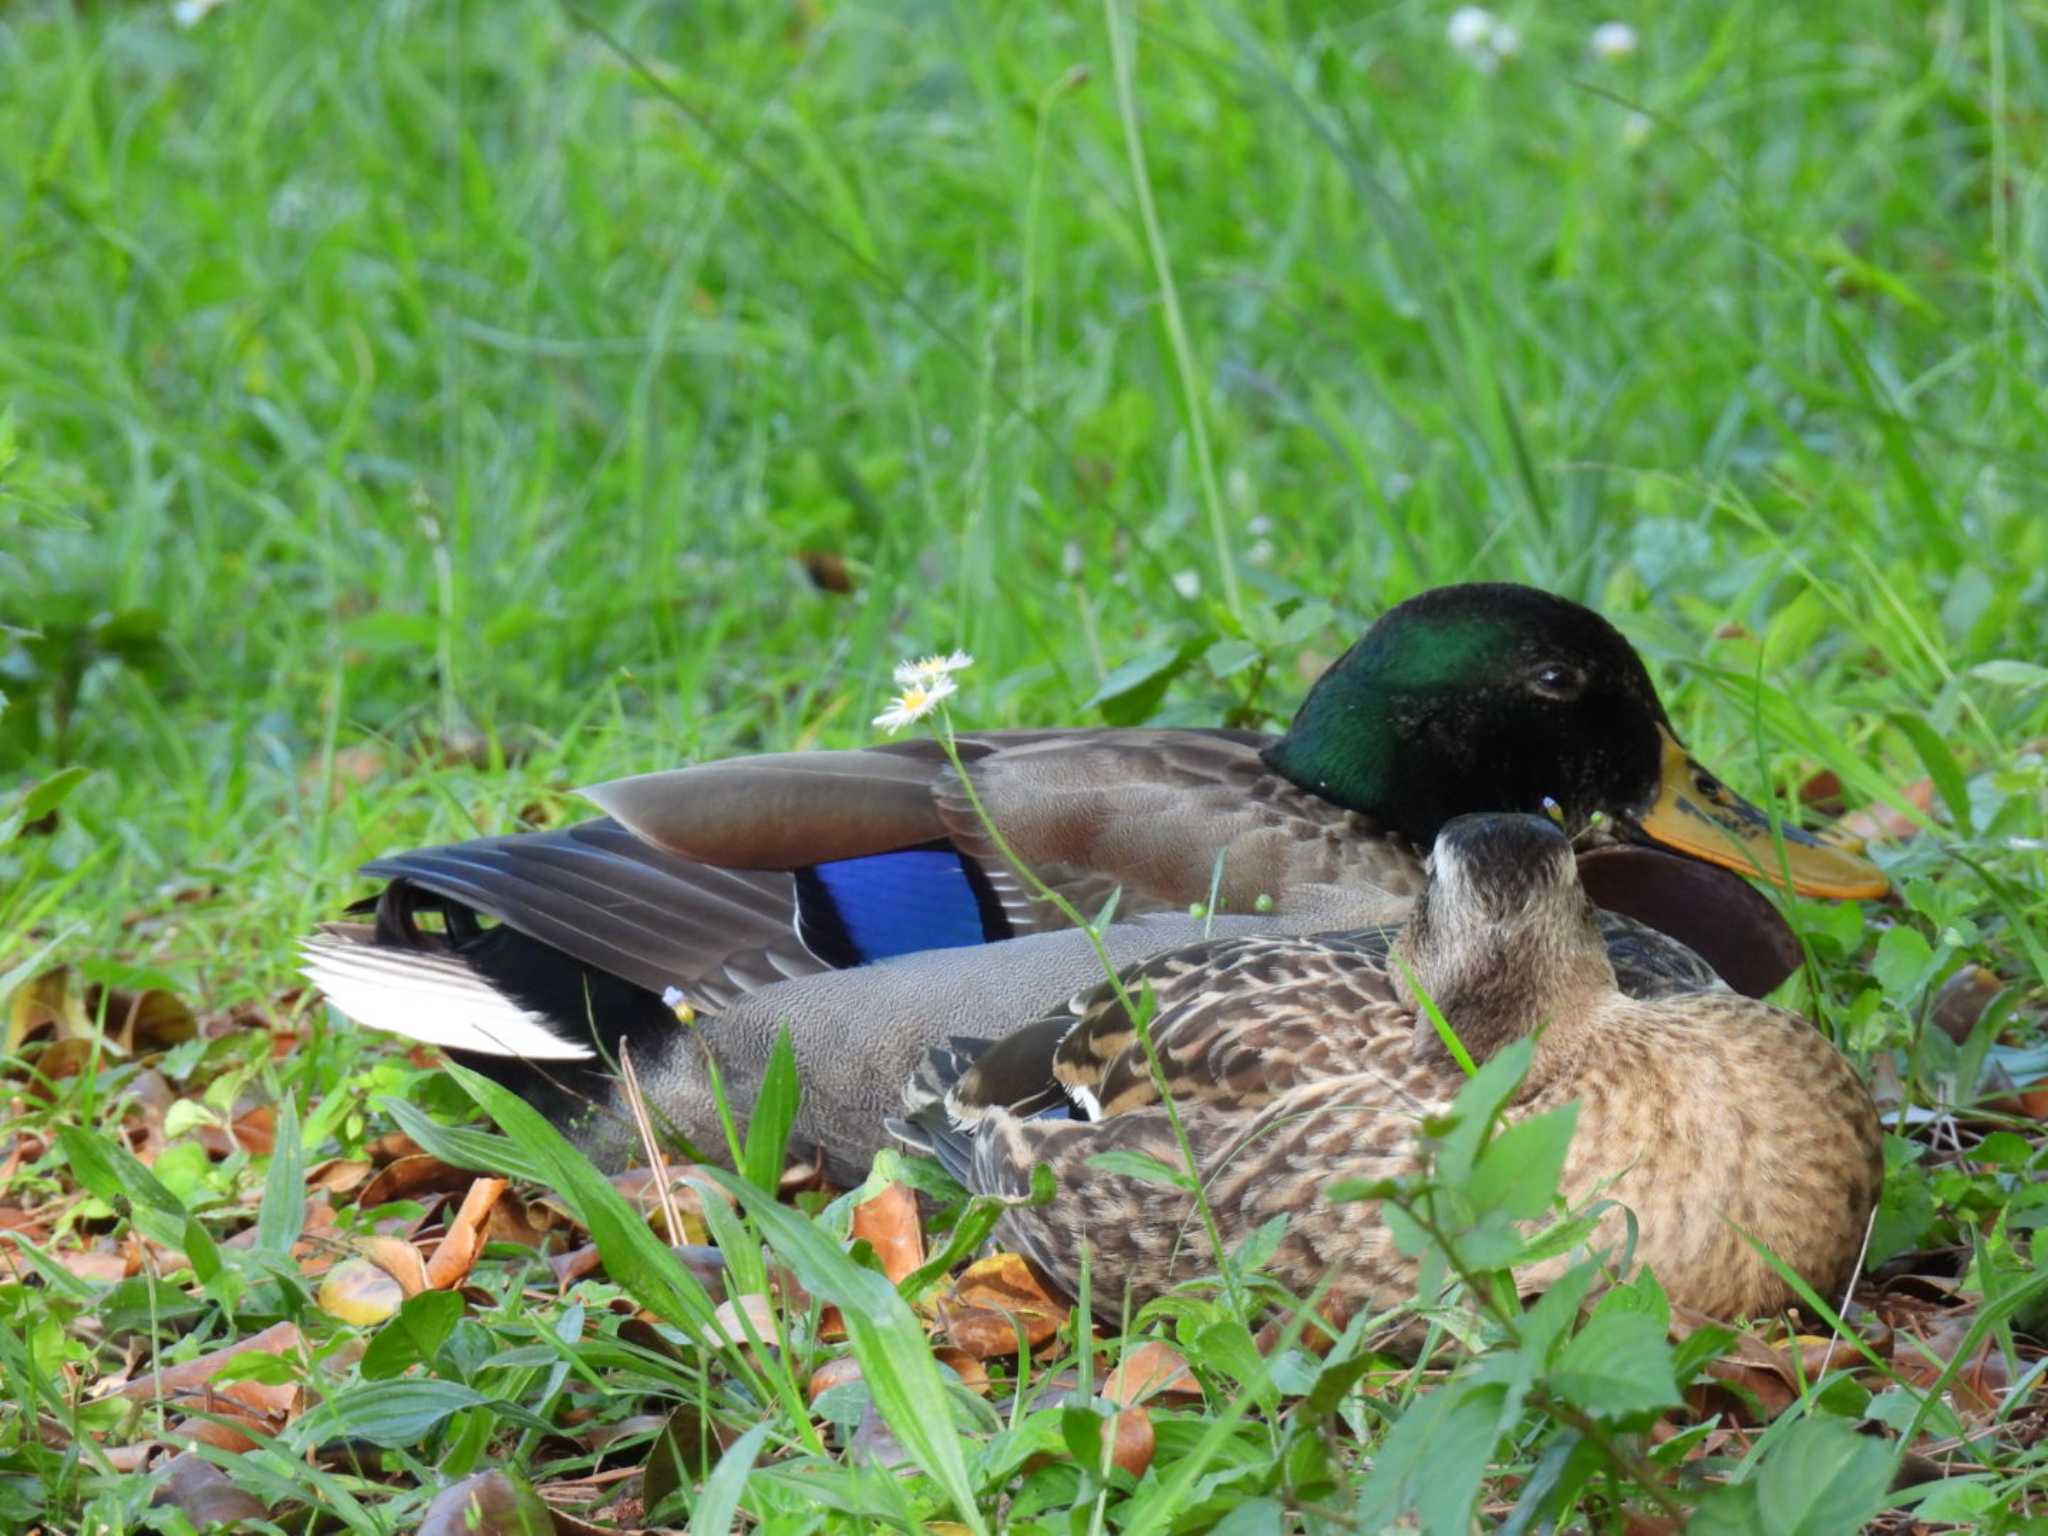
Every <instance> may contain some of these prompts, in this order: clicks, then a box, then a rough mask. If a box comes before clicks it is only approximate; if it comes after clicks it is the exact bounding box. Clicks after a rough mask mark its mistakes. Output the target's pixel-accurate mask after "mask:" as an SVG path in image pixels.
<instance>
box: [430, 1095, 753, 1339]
mask: <svg viewBox="0 0 2048 1536" xmlns="http://www.w3.org/2000/svg"><path fill="white" fill-rule="evenodd" d="M448 1072H449V1074H450V1075H451V1076H452V1077H454V1079H455V1080H456V1082H458V1083H460V1084H461V1085H462V1087H463V1090H464V1091H465V1092H466V1093H468V1094H469V1096H470V1097H471V1098H473V1099H475V1100H476V1102H477V1105H478V1107H479V1108H481V1109H482V1110H483V1111H484V1113H486V1114H487V1115H489V1116H490V1117H491V1118H492V1119H493V1120H495V1121H497V1122H498V1124H499V1125H500V1126H501V1127H503V1128H504V1131H505V1134H506V1135H507V1136H508V1137H509V1138H510V1139H511V1141H512V1143H513V1144H514V1145H515V1146H516V1147H517V1148H518V1149H519V1151H521V1152H522V1153H524V1154H525V1156H524V1157H523V1158H521V1159H520V1160H519V1161H520V1162H522V1163H523V1164H526V1165H527V1166H530V1167H531V1168H533V1169H534V1170H535V1172H534V1173H533V1174H532V1175H531V1176H532V1177H534V1178H535V1179H536V1181H537V1182H539V1183H543V1184H545V1185H547V1186H548V1188H550V1189H552V1190H554V1191H555V1192H556V1193H557V1194H559V1195H561V1196H562V1198H563V1199H564V1200H565V1201H567V1202H568V1205H569V1208H570V1210H571V1211H573V1212H574V1213H575V1216H576V1219H577V1220H578V1221H580V1222H582V1223H583V1225H584V1226H585V1227H586V1228H587V1229H588V1230H589V1232H590V1240H591V1241H592V1242H593V1243H595V1244H596V1245H597V1251H598V1252H599V1253H600V1254H601V1255H602V1256H603V1258H604V1263H605V1271H606V1273H608V1274H609V1275H610V1276H611V1277H612V1279H613V1280H615V1281H617V1282H618V1283H619V1284H620V1285H622V1286H624V1287H625V1289H626V1291H627V1292H628V1294H630V1295H631V1296H632V1297H633V1299H634V1300H635V1301H637V1302H639V1303H640V1305H642V1306H643V1307H646V1308H647V1309H648V1310H649V1311H651V1312H653V1313H654V1314H655V1315H656V1316H657V1317H659V1318H661V1319H662V1321H664V1322H667V1323H671V1324H673V1325H674V1326H676V1327H678V1328H681V1329H683V1330H684V1331H685V1332H687V1333H689V1334H691V1335H692V1336H695V1337H702V1336H703V1334H704V1333H705V1332H706V1331H707V1330H708V1329H709V1328H710V1327H711V1325H712V1321H713V1317H714V1314H715V1313H716V1311H717V1309H716V1308H715V1307H714V1306H713V1305H712V1302H711V1298H710V1297H709V1296H707V1295H705V1294H704V1287H703V1286H701V1285H699V1284H698V1283H697V1279H696V1277H695V1276H694V1275H692V1274H691V1273H690V1272H689V1271H688V1270H687V1269H685V1268H684V1267H683V1266H682V1264H680V1263H679V1262H678V1261H677V1259H676V1256H675V1255H674V1254H672V1253H670V1252H669V1251H668V1249H667V1248H665V1247H664V1246H663V1245H662V1242H661V1239H659V1238H658V1237H656V1236H655V1235H654V1233H653V1232H652V1231H651V1230H650V1229H649V1227H648V1225H647V1223H646V1221H645V1220H644V1219H643V1218H642V1217H641V1216H640V1214H639V1212H637V1211H635V1210H634V1209H633V1207H632V1206H631V1205H629V1204H627V1202H626V1198H625V1196H623V1195H621V1194H620V1193H619V1192H618V1191H617V1190H616V1189H614V1188H612V1185H611V1181H610V1180H608V1179H607V1178H605V1177H604V1175H603V1174H601V1173H599V1172H598V1171H597V1170H596V1169H595V1168H593V1167H592V1166H591V1165H590V1159H589V1158H587V1157H585V1156H584V1155H583V1154H582V1153H581V1152H578V1151H577V1150H576V1149H575V1148H574V1147H572V1146H570V1145H569V1143H568V1142H567V1141H565V1140H564V1139H563V1137H562V1133H561V1132H560V1131H558V1130H556V1129H555V1128H554V1126H553V1125H552V1124H550V1123H549V1122H548V1120H547V1117H546V1116H544V1115H542V1114H541V1113H540V1111H539V1110H537V1109H535V1108H534V1107H533V1106H532V1105H531V1104H528V1103H527V1102H526V1101H525V1100H524V1099H522V1098H520V1097H519V1095H518V1094H516V1093H514V1092H512V1090H511V1089H509V1088H506V1087H503V1086H502V1085H500V1084H498V1083H495V1082H493V1081H491V1079H489V1078H487V1077H485V1076H483V1074H481V1073H478V1072H472V1071H470V1070H469V1069H468V1068H467V1067H462V1066H457V1065H455V1064H454V1063H452V1062H451V1063H450V1064H449V1067H448ZM421 1145H423V1146H424V1145H425V1143H424V1142H422V1143H421ZM498 1166H499V1167H501V1168H502V1167H504V1166H505V1165H504V1164H502V1163H501V1164H499V1165H498Z"/></svg>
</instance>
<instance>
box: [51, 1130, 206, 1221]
mask: <svg viewBox="0 0 2048 1536" xmlns="http://www.w3.org/2000/svg"><path fill="white" fill-rule="evenodd" d="M57 1145H58V1147H59V1148H60V1149H61V1150H62V1152H63V1153H64V1161H65V1162H66V1163H67V1164H69V1166H70V1170H71V1176H72V1177H73V1178H74V1179H76V1180H77V1181H78V1182H79V1183H80V1184H82V1185H84V1186H85V1187H86V1188H87V1189H89V1190H91V1191H92V1192H93V1193H94V1194H96V1195H98V1196H99V1197H100V1198H101V1199H102V1200H104V1201H106V1202H107V1204H109V1205H111V1206H114V1207H115V1208H117V1209H118V1208H119V1207H120V1206H121V1205H122V1204H123V1203H124V1202H125V1203H128V1204H132V1205H136V1206H140V1207H143V1208H145V1209H148V1210H154V1211H160V1212H161V1213H162V1214H164V1215H166V1216H170V1217H173V1218H175V1219H176V1220H178V1221H180V1222H182V1221H183V1220H184V1219H185V1215H186V1211H185V1205H184V1202H183V1201H181V1200H180V1199H179V1198H178V1197H177V1196H176V1195H174V1194H172V1193H171V1192H170V1190H168V1189H166V1188H165V1187H164V1185H163V1183H162V1182H161V1181H160V1180H159V1179H158V1178H157V1176H156V1175H155V1174H153V1173H151V1172H150V1171H149V1170H148V1169H147V1168H145V1167H143V1166H142V1164H141V1163H140V1162H138V1161H136V1158H135V1154H134V1153H132V1152H130V1151H129V1150H128V1149H127V1148H126V1147H124V1146H121V1145H119V1144H118V1143H117V1142H115V1141H114V1140H112V1139H111V1138H110V1137H107V1136H103V1135H100V1134H98V1133H97V1132H94V1131H89V1130H87V1129H86V1128H85V1127H84V1126H79V1125H60V1126H59V1127H57Z"/></svg>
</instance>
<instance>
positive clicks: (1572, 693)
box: [1529, 662, 1586, 699]
mask: <svg viewBox="0 0 2048 1536" xmlns="http://www.w3.org/2000/svg"><path fill="white" fill-rule="evenodd" d="M1529 686H1530V688H1531V689H1533V690H1534V691H1535V692H1537V693H1540V694H1542V695H1543V696H1544V697H1545V698H1546V699H1575V698H1577V697H1578V696H1579V690H1580V689H1582V688H1584V687H1585V686H1586V679H1585V677H1584V676H1583V675H1582V674H1581V673H1580V672H1579V670H1578V669H1577V668H1576V667H1567V666H1563V665H1561V664H1560V663H1557V662H1550V663H1547V664H1546V665H1544V666H1541V667H1538V668H1537V669H1536V670H1535V671H1534V672H1532V673H1531V674H1530V675H1529Z"/></svg>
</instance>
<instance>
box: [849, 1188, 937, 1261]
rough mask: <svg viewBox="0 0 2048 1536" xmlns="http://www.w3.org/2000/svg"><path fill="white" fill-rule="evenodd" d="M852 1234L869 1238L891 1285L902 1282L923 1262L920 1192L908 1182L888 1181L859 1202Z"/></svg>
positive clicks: (854, 1210)
mask: <svg viewBox="0 0 2048 1536" xmlns="http://www.w3.org/2000/svg"><path fill="white" fill-rule="evenodd" d="M851 1235H852V1236H853V1237H855V1238H865V1239H866V1240H867V1243H868V1246H869V1247H871V1248H873V1249H874V1250H875V1257H876V1259H878V1260H879V1261H880V1262H881V1266H882V1273H883V1274H885V1275H887V1276H888V1277H889V1283H890V1284H891V1285H901V1284H902V1283H903V1281H904V1279H905V1277H907V1276H909V1275H910V1274H912V1273H914V1272H915V1271H916V1269H917V1267H918V1266H919V1265H920V1264H922V1263H924V1228H923V1227H922V1226H921V1225H919V1223H918V1219H917V1196H916V1195H914V1194H912V1193H911V1192H910V1186H908V1185H907V1184H901V1183H894V1182H892V1183H889V1184H885V1185H883V1186H882V1188H881V1190H880V1191H878V1192H877V1193H876V1194H874V1195H873V1196H871V1197H870V1198H868V1199H866V1200H863V1201H861V1203H860V1204H859V1205H856V1206H855V1207H854V1208H853V1225H852V1234H851Z"/></svg>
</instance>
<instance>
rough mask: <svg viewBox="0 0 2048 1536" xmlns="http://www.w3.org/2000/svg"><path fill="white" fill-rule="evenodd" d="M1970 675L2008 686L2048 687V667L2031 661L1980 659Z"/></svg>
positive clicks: (1971, 669)
mask: <svg viewBox="0 0 2048 1536" xmlns="http://www.w3.org/2000/svg"><path fill="white" fill-rule="evenodd" d="M1970 676H1972V677H1979V678H1982V679H1983V680H1984V681H1985V682H1987V683H1999V684H2002V685H2003V686H2005V687H2007V688H2048V667H2041V666H2036V665H2035V664H2034V663H2033V662H2031V661H2009V660H2006V659H2004V658H2000V659H1999V660H1996V661H1980V662H1978V663H1977V665H1976V666H1974V667H1972V668H1970Z"/></svg>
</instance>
